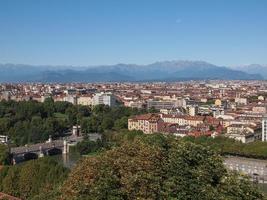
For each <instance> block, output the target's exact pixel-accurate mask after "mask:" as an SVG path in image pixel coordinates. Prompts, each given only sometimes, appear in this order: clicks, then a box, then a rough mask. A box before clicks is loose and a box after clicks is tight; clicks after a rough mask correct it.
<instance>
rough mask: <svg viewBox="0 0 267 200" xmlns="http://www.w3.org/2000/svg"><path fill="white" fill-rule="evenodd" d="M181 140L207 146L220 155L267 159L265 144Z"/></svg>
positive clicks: (206, 138)
mask: <svg viewBox="0 0 267 200" xmlns="http://www.w3.org/2000/svg"><path fill="white" fill-rule="evenodd" d="M182 140H184V141H191V142H194V143H196V144H202V145H204V146H209V147H211V148H212V149H214V150H215V151H217V152H219V153H220V154H221V155H234V156H244V157H249V158H259V159H266V158H267V143H266V142H261V141H257V142H252V143H247V144H244V143H241V142H239V141H236V140H234V139H229V138H226V137H215V138H212V137H206V136H202V137H196V138H195V137H184V138H183V139H182Z"/></svg>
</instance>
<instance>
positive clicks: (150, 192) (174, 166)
mask: <svg viewBox="0 0 267 200" xmlns="http://www.w3.org/2000/svg"><path fill="white" fill-rule="evenodd" d="M167 140H168V138H165V137H162V136H160V137H158V136H151V137H150V136H145V137H144V138H143V139H140V138H136V139H134V141H133V142H129V141H128V142H125V143H124V144H123V145H121V146H119V147H116V148H113V149H111V150H109V151H107V152H105V153H102V154H100V155H97V156H94V157H88V158H86V159H84V160H83V161H82V162H81V163H79V165H78V166H77V167H76V168H75V169H74V170H73V171H72V172H71V174H70V176H69V178H68V179H67V180H66V181H65V183H64V185H63V188H62V191H64V192H63V193H62V198H63V199H73V200H76V199H181V200H189V199H190V200H191V199H202V200H211V199H221V200H225V199H229V200H230V199H231V200H232V199H236V200H239V199H240V200H253V199H255V200H256V199H263V195H262V194H261V193H260V192H259V191H258V190H257V189H256V188H255V187H254V186H253V185H252V184H251V183H250V181H249V180H248V179H247V178H246V177H243V176H240V175H238V174H234V173H230V172H228V171H227V170H226V169H225V167H224V165H223V162H222V159H221V157H220V156H219V155H218V154H217V153H215V152H214V151H212V150H211V149H209V148H206V147H203V146H201V145H197V144H194V143H191V142H182V141H176V140H172V141H173V142H171V143H170V142H169V141H168V142H166V141H167Z"/></svg>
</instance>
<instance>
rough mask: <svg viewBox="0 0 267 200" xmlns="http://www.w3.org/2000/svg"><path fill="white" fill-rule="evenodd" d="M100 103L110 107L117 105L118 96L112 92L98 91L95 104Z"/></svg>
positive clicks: (94, 99) (94, 98)
mask: <svg viewBox="0 0 267 200" xmlns="http://www.w3.org/2000/svg"><path fill="white" fill-rule="evenodd" d="M99 104H104V105H108V106H109V107H113V106H116V98H115V96H114V95H113V94H112V93H104V92H101V93H96V94H95V96H94V97H93V105H94V106H96V105H99Z"/></svg>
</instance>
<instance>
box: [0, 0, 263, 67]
mask: <svg viewBox="0 0 267 200" xmlns="http://www.w3.org/2000/svg"><path fill="white" fill-rule="evenodd" d="M180 59H183V60H205V61H208V62H211V63H214V64H218V65H236V64H250V63H260V64H267V0H184V1H180V0H173V1H172V0H0V63H7V62H9V63H24V64H53V65H96V64H115V63H137V64H145V63H151V62H154V61H162V60H180Z"/></svg>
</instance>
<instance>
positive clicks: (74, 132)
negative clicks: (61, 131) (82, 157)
mask: <svg viewBox="0 0 267 200" xmlns="http://www.w3.org/2000/svg"><path fill="white" fill-rule="evenodd" d="M72 135H73V136H77V137H79V136H81V126H79V125H76V126H73V127H72Z"/></svg>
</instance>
